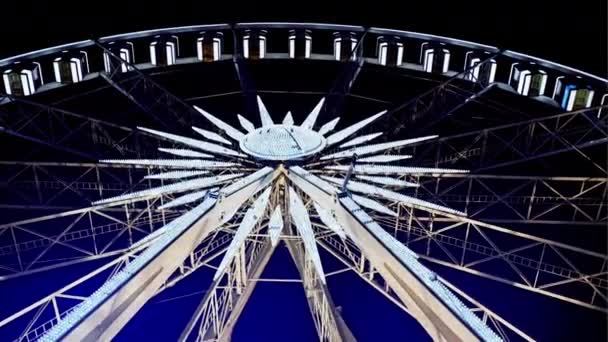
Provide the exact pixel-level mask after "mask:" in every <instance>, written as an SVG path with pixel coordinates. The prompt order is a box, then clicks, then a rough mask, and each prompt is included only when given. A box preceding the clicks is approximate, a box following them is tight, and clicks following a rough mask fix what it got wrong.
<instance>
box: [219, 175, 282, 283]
mask: <svg viewBox="0 0 608 342" xmlns="http://www.w3.org/2000/svg"><path fill="white" fill-rule="evenodd" d="M271 190H272V188H271V187H268V188H266V190H264V192H263V193H262V194H261V195H260V196H259V197H258V198H257V199H256V200H255V202H254V203H253V205H252V206H251V208H249V209H248V210H247V212H246V213H245V217H243V220H242V221H241V224H240V225H239V228H238V229H237V231H236V233H235V234H234V237H233V238H232V242H230V245H229V246H228V249H227V250H226V254H225V255H224V258H223V259H222V262H221V263H220V265H219V266H218V268H217V270H216V272H215V275H214V276H213V280H214V281H215V280H218V279H219V278H220V277H221V276H222V275H223V274H224V271H225V270H226V267H228V265H230V263H231V262H232V259H233V258H234V257H235V255H236V254H237V252H238V251H239V249H240V248H241V246H242V245H243V243H244V242H245V239H247V236H248V235H249V234H250V233H251V231H252V230H253V228H254V227H255V225H256V223H258V221H259V220H260V219H261V218H262V214H264V211H265V210H266V206H267V205H268V199H269V198H270V191H271Z"/></svg>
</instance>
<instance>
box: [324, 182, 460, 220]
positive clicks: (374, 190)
mask: <svg viewBox="0 0 608 342" xmlns="http://www.w3.org/2000/svg"><path fill="white" fill-rule="evenodd" d="M321 178H323V179H325V180H327V181H330V182H332V183H335V184H339V185H341V184H342V183H344V181H343V180H342V179H339V178H335V177H328V176H321ZM346 188H347V189H348V190H350V191H354V192H359V193H363V194H366V195H370V196H375V197H382V198H386V199H388V200H391V201H396V202H401V203H403V204H404V205H406V206H408V207H413V208H419V209H431V210H438V211H442V212H445V213H449V214H454V215H461V216H465V215H466V214H465V213H463V212H461V211H458V210H454V209H451V208H447V207H444V206H441V205H437V204H435V203H431V202H427V201H423V200H420V199H417V198H414V197H410V196H407V195H403V194H400V193H398V192H394V191H390V190H386V189H382V188H379V187H377V186H374V185H370V184H365V183H361V182H355V181H349V182H348V184H347V185H346Z"/></svg>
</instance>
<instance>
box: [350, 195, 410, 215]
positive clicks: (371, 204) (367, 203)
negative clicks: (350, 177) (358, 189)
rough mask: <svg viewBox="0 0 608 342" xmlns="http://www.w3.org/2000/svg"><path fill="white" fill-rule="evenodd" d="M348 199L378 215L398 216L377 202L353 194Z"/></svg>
mask: <svg viewBox="0 0 608 342" xmlns="http://www.w3.org/2000/svg"><path fill="white" fill-rule="evenodd" d="M350 197H352V199H353V201H355V202H357V204H359V205H360V206H362V207H365V208H367V209H371V210H373V211H377V212H379V213H382V214H386V215H390V216H393V217H398V216H399V215H398V214H397V213H396V212H394V211H392V210H390V209H389V208H387V207H386V206H384V205H383V204H380V203H379V202H376V201H374V200H373V199H370V198H367V197H363V196H359V195H355V194H351V195H350Z"/></svg>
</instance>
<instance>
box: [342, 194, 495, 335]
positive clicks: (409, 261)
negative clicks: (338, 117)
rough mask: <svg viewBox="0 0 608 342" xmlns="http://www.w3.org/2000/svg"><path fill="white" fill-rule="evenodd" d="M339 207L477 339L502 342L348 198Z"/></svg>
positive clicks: (400, 244)
mask: <svg viewBox="0 0 608 342" xmlns="http://www.w3.org/2000/svg"><path fill="white" fill-rule="evenodd" d="M340 203H341V204H342V206H343V207H344V208H345V209H346V210H348V211H349V212H350V214H351V215H353V216H354V217H355V218H357V220H358V221H359V222H360V223H361V225H363V226H364V227H365V228H366V229H367V231H368V232H369V233H370V234H372V235H373V236H374V237H375V238H376V239H377V240H378V241H380V242H381V243H382V244H383V245H384V246H385V247H386V248H388V249H389V250H390V251H391V252H392V254H393V255H395V256H396V257H397V258H398V259H399V260H400V261H401V263H402V265H403V266H405V267H406V268H407V269H408V270H409V271H410V272H411V273H413V274H414V275H415V276H416V278H418V280H420V281H421V282H422V284H424V285H425V286H426V288H427V289H428V290H429V291H431V292H432V293H434V294H435V296H437V298H438V299H439V300H440V301H441V302H442V303H443V304H444V305H446V306H447V307H448V308H450V309H451V311H452V312H453V313H454V314H455V315H457V316H458V317H460V319H462V321H463V322H464V323H465V324H466V325H467V326H469V327H470V328H472V329H473V331H475V333H476V334H477V335H479V336H480V337H481V340H482V341H492V342H498V341H502V338H500V337H499V336H498V335H496V333H495V332H494V331H492V330H491V329H490V328H489V327H488V326H487V325H486V324H485V323H484V322H483V321H482V320H481V319H480V318H479V317H478V316H477V315H476V314H475V313H473V311H471V310H470V309H469V308H468V307H467V306H466V305H464V303H462V301H460V299H458V297H456V296H455V295H454V294H453V293H452V292H451V291H450V290H449V289H448V288H447V287H446V286H445V285H443V284H442V283H441V282H440V281H439V280H438V277H437V275H436V274H435V273H433V272H432V271H431V270H429V269H428V268H426V267H425V266H424V265H422V264H421V263H420V262H419V261H418V256H417V255H416V253H414V252H413V251H412V250H410V249H409V248H407V247H406V246H404V245H403V244H402V243H401V242H399V241H398V240H397V239H395V238H394V237H393V236H391V235H390V234H389V233H388V232H387V231H386V230H384V229H383V228H382V227H380V225H378V223H376V222H375V221H374V220H373V219H372V218H371V217H370V216H369V215H367V213H365V211H363V210H361V208H359V206H357V204H356V203H355V202H354V201H353V200H352V199H351V198H348V197H342V198H340Z"/></svg>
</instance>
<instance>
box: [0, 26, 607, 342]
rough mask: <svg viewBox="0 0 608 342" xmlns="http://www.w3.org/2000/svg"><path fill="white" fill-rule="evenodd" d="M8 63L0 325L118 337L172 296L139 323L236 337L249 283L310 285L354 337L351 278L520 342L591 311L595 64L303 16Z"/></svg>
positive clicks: (322, 309)
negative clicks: (573, 64) (582, 65)
mask: <svg viewBox="0 0 608 342" xmlns="http://www.w3.org/2000/svg"><path fill="white" fill-rule="evenodd" d="M313 38H314V44H313ZM0 72H2V76H3V88H2V91H3V93H2V94H0V146H2V150H1V152H0V153H2V158H0V159H1V160H0V164H1V165H0V186H1V188H2V191H0V213H1V215H0V336H2V340H7V341H9V340H10V341H13V340H15V341H38V340H41V341H57V340H70V341H72V340H74V341H76V340H78V341H80V340H85V341H98V340H102V341H106V340H112V339H116V340H119V339H120V338H121V334H123V333H124V330H125V329H126V328H125V327H128V324H129V323H131V322H134V321H135V320H136V319H137V318H138V316H141V315H143V314H145V313H146V312H147V310H149V309H150V306H151V305H152V304H153V303H154V302H157V301H158V298H164V297H163V296H165V297H168V298H165V299H164V300H174V299H179V300H184V301H188V302H190V303H189V305H186V306H187V307H188V308H189V309H188V310H182V309H181V308H180V310H179V313H176V315H182V316H183V317H185V318H183V319H181V320H180V319H177V318H175V319H173V317H171V316H172V315H173V314H172V313H168V312H164V313H163V315H166V316H167V318H163V319H160V320H159V322H160V323H159V324H157V325H156V324H155V325H153V326H147V328H146V330H147V333H148V334H149V335H146V337H148V338H150V337H152V338H155V339H163V340H166V339H178V340H180V341H191V340H195V341H229V340H231V339H233V335H234V331H235V329H237V328H238V324H239V322H240V319H241V318H242V317H244V315H245V314H247V313H246V312H244V311H245V308H246V305H247V304H248V301H249V300H250V298H251V297H252V296H255V290H256V287H259V286H260V284H263V283H273V284H275V285H277V286H293V284H294V283H295V284H297V285H299V286H300V287H302V288H303V294H305V298H306V304H307V305H308V308H309V310H308V311H309V314H310V317H311V318H312V321H313V322H314V328H315V331H316V334H315V335H316V337H317V338H318V339H319V340H321V341H356V340H357V339H358V338H359V339H360V340H363V339H362V338H360V337H359V336H358V335H359V334H358V332H360V331H361V329H362V328H361V327H358V328H357V327H354V326H353V323H352V322H353V320H352V319H349V317H352V316H349V313H348V312H347V311H346V309H347V308H348V306H347V305H346V304H345V303H347V302H351V301H353V302H356V301H358V300H359V299H360V297H358V296H356V295H352V293H351V292H350V290H351V289H350V286H351V282H352V281H351V279H353V278H349V280H348V281H345V280H344V279H342V280H340V278H341V277H344V276H345V275H346V274H351V275H355V276H356V278H357V281H358V283H359V285H358V286H361V284H363V285H365V286H369V287H371V288H373V289H374V293H375V294H380V295H381V296H380V297H378V300H382V301H385V302H387V303H389V304H390V305H391V306H392V307H393V309H394V308H397V310H398V312H399V314H400V315H402V317H404V318H406V319H408V320H410V321H412V322H415V325H416V326H417V327H418V329H419V330H420V332H419V333H421V334H422V335H424V336H425V337H426V338H427V339H430V340H434V341H518V340H523V341H534V340H536V339H539V338H540V337H539V336H536V335H535V334H536V333H538V330H535V328H534V326H536V327H537V328H536V329H540V330H541V331H542V330H544V329H547V328H548V325H547V324H549V323H547V322H546V321H545V323H542V322H541V323H539V322H535V321H534V317H529V316H528V315H530V314H529V313H526V312H527V311H530V312H533V311H534V310H542V309H543V308H542V307H540V308H539V307H537V306H539V305H547V306H546V311H551V310H552V309H550V308H554V307H556V306H555V305H560V308H561V309H560V310H562V311H559V312H558V313H555V315H557V316H556V317H560V319H568V317H570V316H569V315H573V316H572V317H574V315H581V316H580V317H583V316H584V315H588V316H589V317H590V318H589V320H588V322H589V326H590V327H595V328H596V329H597V327H598V325H597V324H600V325H601V322H603V321H605V315H606V313H608V293H607V290H608V280H607V279H606V276H607V274H608V254H607V250H606V249H607V246H606V243H605V241H606V237H607V234H606V233H607V232H608V231H607V230H606V225H607V224H608V209H607V205H608V201H607V196H608V195H607V192H608V178H607V172H608V171H607V166H606V165H607V160H606V153H605V152H606V147H607V145H608V131H607V126H606V124H607V122H606V117H607V114H608V108H606V106H607V105H608V103H607V100H606V99H607V98H608V95H607V94H608V89H607V85H608V80H605V79H602V78H599V77H596V76H594V75H591V74H588V73H585V72H583V71H580V70H575V69H572V68H569V67H566V66H563V65H559V64H556V63H553V62H550V61H546V60H542V59H539V58H535V57H531V56H527V55H524V54H520V53H516V52H513V51H509V50H501V49H498V48H495V47H492V46H487V45H482V44H477V43H472V42H467V41H462V40H457V39H451V38H445V37H439V36H433V35H427V34H421V33H415V32H405V31H397V30H390V29H381V28H369V27H360V26H347V25H331V24H309V23H239V24H218V25H200V26H188V27H177V28H168V29H158V30H150V31H142V32H135V33H128V34H121V35H116V36H110V37H103V38H99V39H96V40H87V41H82V42H77V43H73V44H67V45H63V46H58V47H53V48H49V49H44V50H40V51H34V52H31V53H27V54H23V55H19V56H15V57H11V58H7V59H5V60H1V61H0ZM274 259H281V260H280V262H283V263H285V262H288V263H290V264H291V265H295V276H294V275H289V276H286V275H285V274H280V273H281V272H278V271H281V270H283V271H284V270H285V269H284V268H281V267H279V268H278V271H277V268H275V270H274V272H272V275H268V274H269V272H268V271H269V270H268V268H269V266H268V265H270V264H271V263H272V262H273V260H274ZM292 273H293V272H292ZM197 277H198V278H197ZM192 279H203V280H204V281H196V282H194V281H192ZM463 279H465V280H463ZM185 283H187V284H188V286H187V287H186V289H184V287H185V286H182V285H183V284H185ZM471 284H474V285H471ZM352 286H353V287H356V285H354V284H353V285H352ZM188 291H190V292H192V291H195V292H194V293H186V292H188ZM167 293H170V295H167ZM186 297H187V298H186ZM338 297H339V300H338ZM267 301H268V302H269V303H268V305H272V304H271V302H274V301H284V302H287V303H289V302H290V298H281V299H279V298H278V296H277V298H273V297H272V298H271V297H269V299H268V298H267ZM528 301H529V302H528ZM536 301H538V302H536ZM501 303H502V305H501ZM531 303H535V304H531ZM537 303H550V304H537ZM507 304H508V305H509V306H510V307H512V308H513V309H511V310H505V308H504V305H507ZM528 305H530V306H534V307H535V309H532V308H531V307H530V306H528ZM186 306H184V307H186ZM183 311H187V312H186V313H184V312H183ZM184 315H185V316H184ZM377 315H379V316H382V315H383V313H382V312H378V313H377ZM522 317H525V318H526V319H525V320H524V319H522ZM584 317H587V316H584ZM528 318H531V319H532V321H531V322H528V321H529V319H528ZM164 320H166V322H167V325H164V323H163V321H164ZM381 320H382V319H379V321H381ZM169 321H176V322H177V321H179V323H180V326H179V327H178V328H176V329H173V328H171V329H169V328H168V327H169V325H171V324H169ZM539 321H542V320H540V319H539ZM594 322H595V323H594ZM597 322H599V323H597ZM543 324H545V325H543ZM594 324H595V326H594ZM173 325H175V324H173ZM171 326H172V325H171ZM276 328H277V327H276V324H273V322H268V325H267V326H266V327H265V328H264V329H269V330H270V331H271V332H272V330H273V329H276ZM172 329H173V330H175V331H173V330H172ZM370 329H373V327H371V328H370ZM555 329H556V330H557V331H559V327H558V328H555ZM161 330H162V332H160V331H161ZM167 330H170V332H166V331H167ZM598 330H601V327H600V329H598ZM155 331H158V333H160V334H164V335H162V336H163V337H162V338H161V337H160V336H161V335H156V332H155ZM139 336H143V335H141V334H140V335H139ZM393 336H397V335H393ZM409 336H410V337H411V336H414V335H409ZM234 339H235V340H237V338H236V337H235V338H234ZM397 339H398V340H400V339H408V334H407V333H402V334H401V335H399V338H397ZM414 339H415V338H414ZM599 339H601V337H599Z"/></svg>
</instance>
